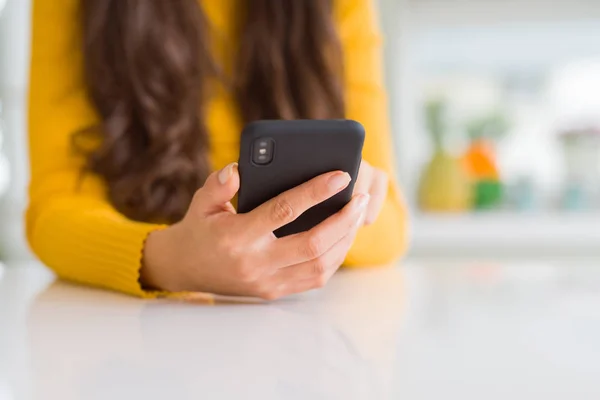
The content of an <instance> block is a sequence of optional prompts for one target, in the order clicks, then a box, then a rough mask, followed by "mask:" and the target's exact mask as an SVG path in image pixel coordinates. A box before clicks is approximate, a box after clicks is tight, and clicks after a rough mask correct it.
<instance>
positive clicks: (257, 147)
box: [252, 138, 275, 165]
mask: <svg viewBox="0 0 600 400" xmlns="http://www.w3.org/2000/svg"><path fill="white" fill-rule="evenodd" d="M274 152H275V141H274V140H273V139H271V138H268V139H264V138H261V139H258V140H256V141H255V142H254V146H253V148H252V161H253V162H254V163H255V164H258V165H266V164H269V163H270V162H271V161H273V156H274Z"/></svg>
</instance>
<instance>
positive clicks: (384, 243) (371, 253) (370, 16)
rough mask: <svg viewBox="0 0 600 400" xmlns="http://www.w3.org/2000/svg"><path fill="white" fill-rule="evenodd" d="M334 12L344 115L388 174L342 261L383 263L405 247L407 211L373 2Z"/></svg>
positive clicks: (341, 1) (344, 5)
mask: <svg viewBox="0 0 600 400" xmlns="http://www.w3.org/2000/svg"><path fill="white" fill-rule="evenodd" d="M335 11H336V18H337V20H338V25H339V31H340V37H341V43H342V48H343V51H344V67H345V87H346V106H347V117H348V118H350V119H354V120H356V121H359V122H361V123H362V124H363V125H364V127H365V130H366V138H365V145H364V149H363V158H364V159H365V160H366V161H368V162H369V163H370V164H371V165H373V166H374V167H377V168H380V169H382V170H384V171H386V172H387V173H388V175H389V176H390V183H389V191H388V196H387V199H386V201H385V203H384V206H383V210H382V212H381V214H380V215H379V217H378V219H377V220H376V221H375V223H374V224H372V225H370V226H366V227H363V228H361V229H360V231H359V233H358V236H357V238H356V241H355V243H354V245H353V247H352V249H351V250H350V252H349V253H348V256H347V259H346V261H345V265H346V266H350V267H353V266H368V265H379V264H387V263H391V262H393V261H395V260H396V259H398V258H399V257H400V256H401V255H402V254H403V253H404V252H405V251H406V248H407V233H406V231H407V213H406V209H405V206H404V204H403V201H402V198H401V195H400V191H399V189H398V187H397V185H396V183H395V181H396V179H395V175H396V174H395V167H394V159H393V143H392V138H391V133H390V126H389V120H388V112H387V107H388V105H387V98H386V93H385V88H384V83H383V80H384V79H383V65H382V64H383V54H382V48H383V46H382V37H381V33H380V30H379V27H378V23H377V15H376V13H375V5H374V2H373V1H372V0H338V1H337V3H336V10H335Z"/></svg>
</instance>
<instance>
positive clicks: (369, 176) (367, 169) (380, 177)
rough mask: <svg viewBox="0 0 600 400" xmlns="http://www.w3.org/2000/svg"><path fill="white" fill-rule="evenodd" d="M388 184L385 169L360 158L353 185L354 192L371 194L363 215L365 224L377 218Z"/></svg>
mask: <svg viewBox="0 0 600 400" xmlns="http://www.w3.org/2000/svg"><path fill="white" fill-rule="evenodd" d="M388 184H389V178H388V175H387V173H386V172H385V171H383V170H381V169H379V168H375V167H373V166H372V165H371V164H369V163H368V162H366V161H365V160H362V163H361V165H360V170H359V172H358V179H357V180H356V184H355V185H354V194H359V193H363V194H369V195H370V196H371V199H370V200H369V205H368V206H367V211H366V215H365V225H370V224H372V223H374V222H375V221H376V220H377V217H378V216H379V213H380V212H381V208H382V207H383V203H384V202H385V198H386V196H387V191H388V186H389V185H388Z"/></svg>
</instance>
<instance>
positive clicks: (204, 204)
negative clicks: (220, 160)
mask: <svg viewBox="0 0 600 400" xmlns="http://www.w3.org/2000/svg"><path fill="white" fill-rule="evenodd" d="M239 188H240V176H239V172H238V165H237V163H232V164H229V165H228V166H226V167H225V168H223V169H222V170H220V171H217V172H213V173H212V174H211V175H210V176H209V177H208V178H207V179H206V182H205V183H204V186H202V188H200V189H198V190H197V191H196V194H194V198H193V199H192V205H191V206H190V209H191V210H194V211H196V212H200V213H202V214H204V215H206V214H210V213H213V212H215V211H222V210H229V211H231V210H232V209H233V207H232V206H231V203H229V201H230V200H231V199H232V198H233V197H234V196H235V194H236V193H237V191H238V190H239Z"/></svg>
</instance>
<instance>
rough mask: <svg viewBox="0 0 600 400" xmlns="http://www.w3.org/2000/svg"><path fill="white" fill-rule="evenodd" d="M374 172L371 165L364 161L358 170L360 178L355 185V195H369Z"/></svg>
mask: <svg viewBox="0 0 600 400" xmlns="http://www.w3.org/2000/svg"><path fill="white" fill-rule="evenodd" d="M372 171H373V168H372V167H371V165H370V164H369V163H368V162H366V161H364V160H363V161H362V162H361V164H360V169H359V170H358V177H357V178H356V183H355V184H354V194H358V193H364V194H367V193H369V188H370V187H371V177H372Z"/></svg>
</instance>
